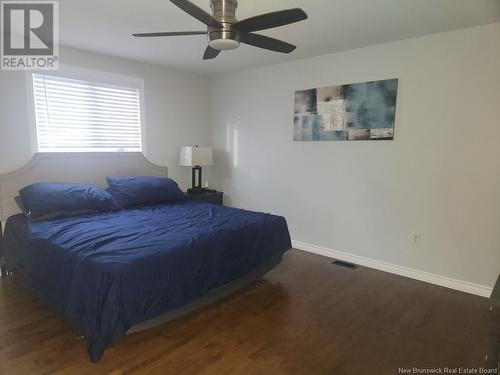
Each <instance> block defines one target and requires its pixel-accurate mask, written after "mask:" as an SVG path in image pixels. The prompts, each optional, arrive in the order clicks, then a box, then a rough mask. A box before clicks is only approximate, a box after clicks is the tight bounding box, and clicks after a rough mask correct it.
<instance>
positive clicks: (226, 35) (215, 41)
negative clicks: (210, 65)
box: [208, 0, 240, 50]
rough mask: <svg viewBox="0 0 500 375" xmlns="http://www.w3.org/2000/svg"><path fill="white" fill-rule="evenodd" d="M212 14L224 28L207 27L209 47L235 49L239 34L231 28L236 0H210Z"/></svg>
mask: <svg viewBox="0 0 500 375" xmlns="http://www.w3.org/2000/svg"><path fill="white" fill-rule="evenodd" d="M210 7H211V8H212V13H213V16H214V17H215V19H216V20H217V21H219V22H220V23H221V24H222V25H223V26H224V28H223V29H219V28H214V27H209V28H208V40H209V44H210V47H212V48H215V49H218V50H230V49H235V48H237V47H238V46H239V45H240V36H239V34H238V32H237V31H236V30H234V29H233V27H232V26H233V24H235V23H236V22H238V20H237V19H236V8H237V7H238V1H237V0H210Z"/></svg>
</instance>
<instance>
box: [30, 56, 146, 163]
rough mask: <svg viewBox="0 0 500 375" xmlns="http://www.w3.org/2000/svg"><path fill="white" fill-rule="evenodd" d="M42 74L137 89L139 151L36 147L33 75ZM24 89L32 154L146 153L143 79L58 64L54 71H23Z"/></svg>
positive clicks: (36, 132) (36, 130) (36, 133)
mask: <svg viewBox="0 0 500 375" xmlns="http://www.w3.org/2000/svg"><path fill="white" fill-rule="evenodd" d="M34 74H43V75H51V76H55V77H61V78H68V79H76V80H82V81H90V82H98V83H102V84H104V85H116V86H125V87H130V88H136V89H138V93H139V107H140V108H139V112H140V122H141V124H140V125H141V126H140V132H141V151H109V150H106V151H97V150H88V151H67V150H66V151H43V150H42V151H40V150H39V148H38V129H37V124H36V112H35V92H34V87H33V75H34ZM25 81H26V90H27V93H28V95H27V100H28V106H27V108H28V116H29V128H30V133H31V137H30V138H31V139H30V149H31V153H32V154H55V155H57V154H61V155H64V154H85V153H91V154H119V153H126V154H130V153H142V154H143V155H146V154H147V147H146V116H145V100H144V79H142V78H138V77H132V76H125V75H120V74H115V73H109V72H105V71H100V70H94V69H86V68H80V67H76V66H70V65H60V68H59V70H54V71H47V70H44V71H26V72H25Z"/></svg>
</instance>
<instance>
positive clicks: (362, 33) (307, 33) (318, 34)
mask: <svg viewBox="0 0 500 375" xmlns="http://www.w3.org/2000/svg"><path fill="white" fill-rule="evenodd" d="M192 1H193V2H194V3H195V4H197V5H198V6H200V7H202V8H204V9H205V10H207V11H209V9H210V7H209V0H192ZM59 4H60V41H61V44H62V45H66V46H70V47H75V48H80V49H85V50H90V51H95V52H100V53H104V54H107V55H112V56H118V57H123V58H127V59H132V60H138V61H143V62H147V63H153V64H156V65H164V66H171V67H176V68H180V69H183V70H188V71H192V72H197V73H202V74H216V73H223V72H225V71H231V70H239V69H245V68H249V67H255V66H262V65H267V64H274V63H279V62H284V61H289V60H294V59H301V58H306V57H312V56H318V55H324V54H327V53H332V52H338V51H343V50H348V49H353V48H359V47H365V46H369V45H374V44H380V43H385V42H391V41H396V40H401V39H406V38H411V37H416V36H423V35H427V34H434V33H439V32H445V31H450V30H455V29H459V28H465V27H471V26H476V25H482V24H487V23H492V22H499V21H500V0H272V1H270V0H239V7H238V11H237V17H238V19H240V20H241V19H244V18H247V17H252V16H255V15H258V14H261V13H267V12H272V11H276V10H280V9H287V8H295V7H301V8H303V9H304V10H305V11H306V13H307V14H308V15H309V19H308V20H306V21H303V22H300V23H297V24H293V25H289V26H284V27H281V28H277V29H272V30H267V31H265V32H262V34H265V35H268V36H272V37H274V38H279V39H283V40H285V41H287V42H289V43H293V44H296V45H297V47H298V48H297V50H296V51H295V52H293V53H292V54H291V55H282V54H278V53H274V52H270V51H265V50H260V49H257V48H254V47H251V46H246V45H241V46H240V47H239V48H238V49H236V50H233V51H226V52H223V53H222V54H221V55H219V57H218V58H217V59H215V60H211V61H203V60H202V55H203V52H204V50H205V47H206V45H207V41H206V37H205V36H183V37H169V38H152V39H143V38H134V37H132V36H131V34H132V33H134V32H155V31H182V30H204V29H205V27H204V25H203V24H201V23H200V22H199V21H197V20H195V19H194V18H192V17H191V16H189V15H187V14H186V13H184V12H183V11H181V10H180V9H179V8H177V7H176V6H175V5H173V4H172V3H170V1H168V0H141V1H138V0H119V1H111V0H84V1H82V0H64V1H60V2H59Z"/></svg>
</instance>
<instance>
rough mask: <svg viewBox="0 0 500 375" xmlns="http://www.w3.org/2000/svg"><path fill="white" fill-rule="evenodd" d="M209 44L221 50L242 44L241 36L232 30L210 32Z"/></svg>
mask: <svg viewBox="0 0 500 375" xmlns="http://www.w3.org/2000/svg"><path fill="white" fill-rule="evenodd" d="M208 44H209V45H210V47H212V48H214V49H218V50H221V51H224V50H230V49H235V48H238V47H239V45H240V36H239V34H238V33H237V32H235V31H232V30H226V29H224V30H214V31H210V32H209V34H208Z"/></svg>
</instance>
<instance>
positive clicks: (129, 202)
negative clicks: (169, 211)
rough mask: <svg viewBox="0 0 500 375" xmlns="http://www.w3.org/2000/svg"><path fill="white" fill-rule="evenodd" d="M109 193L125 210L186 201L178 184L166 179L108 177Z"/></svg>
mask: <svg viewBox="0 0 500 375" xmlns="http://www.w3.org/2000/svg"><path fill="white" fill-rule="evenodd" d="M107 179H108V184H109V188H108V191H109V192H110V193H111V194H112V195H113V197H115V199H116V201H117V202H118V203H119V204H120V205H121V206H122V207H124V208H128V207H133V206H140V205H146V204H158V203H168V202H176V201H182V200H185V199H186V197H185V196H184V193H183V192H182V191H181V189H179V186H178V185H177V183H176V182H175V181H174V180H172V179H170V178H166V177H146V176H144V177H107Z"/></svg>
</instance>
